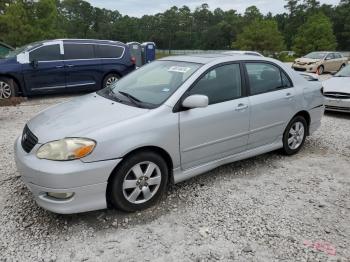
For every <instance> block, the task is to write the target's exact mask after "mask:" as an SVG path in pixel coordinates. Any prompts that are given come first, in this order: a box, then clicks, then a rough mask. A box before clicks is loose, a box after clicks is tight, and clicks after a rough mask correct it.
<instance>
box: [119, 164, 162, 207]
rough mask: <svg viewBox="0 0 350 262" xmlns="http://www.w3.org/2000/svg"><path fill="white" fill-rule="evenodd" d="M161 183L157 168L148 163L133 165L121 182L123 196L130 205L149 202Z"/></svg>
mask: <svg viewBox="0 0 350 262" xmlns="http://www.w3.org/2000/svg"><path fill="white" fill-rule="evenodd" d="M161 181H162V176H161V172H160V169H159V167H158V166H157V165H156V164H155V163H153V162H150V161H145V162H141V163H138V164H136V165H134V166H133V167H132V168H131V169H130V170H129V171H128V173H127V175H126V176H125V178H124V181H123V194H124V197H125V199H126V200H128V201H129V202H130V203H132V204H141V203H145V202H147V201H149V200H150V199H151V198H152V197H153V196H154V195H155V194H156V193H157V191H158V189H159V186H160V184H161Z"/></svg>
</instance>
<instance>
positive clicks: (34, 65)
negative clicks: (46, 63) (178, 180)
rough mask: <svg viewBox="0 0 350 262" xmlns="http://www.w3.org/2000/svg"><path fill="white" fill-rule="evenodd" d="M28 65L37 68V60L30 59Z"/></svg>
mask: <svg viewBox="0 0 350 262" xmlns="http://www.w3.org/2000/svg"><path fill="white" fill-rule="evenodd" d="M30 65H31V66H32V67H33V68H37V67H38V66H39V62H38V61H37V60H32V61H30Z"/></svg>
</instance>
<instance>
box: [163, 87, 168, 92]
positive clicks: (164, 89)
mask: <svg viewBox="0 0 350 262" xmlns="http://www.w3.org/2000/svg"><path fill="white" fill-rule="evenodd" d="M169 91H170V88H163V89H162V92H169Z"/></svg>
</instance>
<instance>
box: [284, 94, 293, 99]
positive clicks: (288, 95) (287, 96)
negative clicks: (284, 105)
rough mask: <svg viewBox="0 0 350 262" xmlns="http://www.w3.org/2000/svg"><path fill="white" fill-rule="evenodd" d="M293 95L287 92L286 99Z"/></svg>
mask: <svg viewBox="0 0 350 262" xmlns="http://www.w3.org/2000/svg"><path fill="white" fill-rule="evenodd" d="M293 97H294V96H293V95H292V94H291V93H287V94H286V96H285V99H291V98H293Z"/></svg>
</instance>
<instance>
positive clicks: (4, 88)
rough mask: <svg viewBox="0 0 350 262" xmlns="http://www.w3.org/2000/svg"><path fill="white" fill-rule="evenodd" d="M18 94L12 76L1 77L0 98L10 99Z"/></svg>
mask: <svg viewBox="0 0 350 262" xmlns="http://www.w3.org/2000/svg"><path fill="white" fill-rule="evenodd" d="M17 95H18V90H17V85H16V83H15V82H14V81H13V80H12V79H10V78H0V100H6V99H10V98H11V97H15V96H17Z"/></svg>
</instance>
